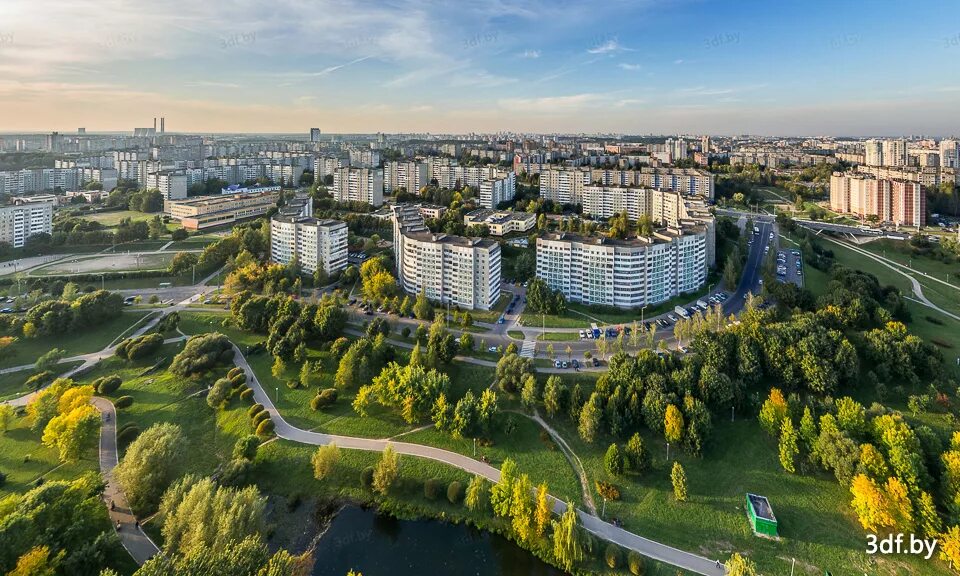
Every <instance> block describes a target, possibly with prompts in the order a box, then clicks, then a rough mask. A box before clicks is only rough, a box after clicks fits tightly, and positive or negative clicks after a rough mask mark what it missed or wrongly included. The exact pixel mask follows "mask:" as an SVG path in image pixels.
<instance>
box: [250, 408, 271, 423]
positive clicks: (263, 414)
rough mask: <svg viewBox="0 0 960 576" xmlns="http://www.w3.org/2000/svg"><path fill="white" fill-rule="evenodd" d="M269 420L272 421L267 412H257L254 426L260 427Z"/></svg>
mask: <svg viewBox="0 0 960 576" xmlns="http://www.w3.org/2000/svg"><path fill="white" fill-rule="evenodd" d="M269 419H270V413H269V412H267V411H266V410H262V411H260V412H257V414H256V415H255V416H254V417H253V425H254V426H259V425H260V423H261V422H263V421H264V420H269Z"/></svg>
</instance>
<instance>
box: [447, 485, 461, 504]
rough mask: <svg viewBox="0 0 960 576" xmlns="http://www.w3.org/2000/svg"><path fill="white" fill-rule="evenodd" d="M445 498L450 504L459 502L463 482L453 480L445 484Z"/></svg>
mask: <svg viewBox="0 0 960 576" xmlns="http://www.w3.org/2000/svg"><path fill="white" fill-rule="evenodd" d="M447 500H449V501H450V503H451V504H459V503H460V501H461V500H463V484H461V483H460V482H459V481H458V480H454V481H453V482H451V483H450V485H449V486H447Z"/></svg>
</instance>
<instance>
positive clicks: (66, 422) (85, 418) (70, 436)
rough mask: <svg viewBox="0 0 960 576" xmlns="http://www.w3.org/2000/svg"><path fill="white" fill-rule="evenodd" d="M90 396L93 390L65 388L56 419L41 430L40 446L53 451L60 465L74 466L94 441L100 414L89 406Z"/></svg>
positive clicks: (52, 419)
mask: <svg viewBox="0 0 960 576" xmlns="http://www.w3.org/2000/svg"><path fill="white" fill-rule="evenodd" d="M93 392H94V389H93V386H77V387H73V388H68V389H67V390H66V391H64V393H63V395H61V397H60V401H59V403H58V408H57V415H56V416H54V417H53V418H51V419H50V421H49V422H48V423H47V425H46V427H44V429H43V439H42V440H43V443H44V444H45V445H47V446H51V447H56V448H57V449H58V451H59V453H60V460H61V461H62V462H76V461H77V460H79V459H80V457H81V456H82V455H83V452H84V451H86V450H87V449H88V448H90V447H91V446H93V444H94V443H95V441H96V439H97V436H98V433H99V431H100V413H99V412H97V409H96V408H94V407H93V406H91V405H90V399H91V398H92V397H93Z"/></svg>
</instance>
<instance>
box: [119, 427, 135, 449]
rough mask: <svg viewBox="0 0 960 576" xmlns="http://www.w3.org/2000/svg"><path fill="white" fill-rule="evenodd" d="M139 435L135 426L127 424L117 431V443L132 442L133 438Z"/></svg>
mask: <svg viewBox="0 0 960 576" xmlns="http://www.w3.org/2000/svg"><path fill="white" fill-rule="evenodd" d="M139 435H140V429H139V428H137V427H136V426H129V427H127V428H124V429H123V430H120V431H119V432H117V444H119V445H121V446H123V445H125V444H129V443H130V442H133V439H134V438H136V437H137V436H139Z"/></svg>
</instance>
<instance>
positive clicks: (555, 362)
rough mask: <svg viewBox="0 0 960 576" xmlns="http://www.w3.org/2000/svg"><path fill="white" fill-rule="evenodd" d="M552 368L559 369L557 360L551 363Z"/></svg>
mask: <svg viewBox="0 0 960 576" xmlns="http://www.w3.org/2000/svg"><path fill="white" fill-rule="evenodd" d="M553 367H554V368H559V367H560V361H559V360H554V361H553Z"/></svg>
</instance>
